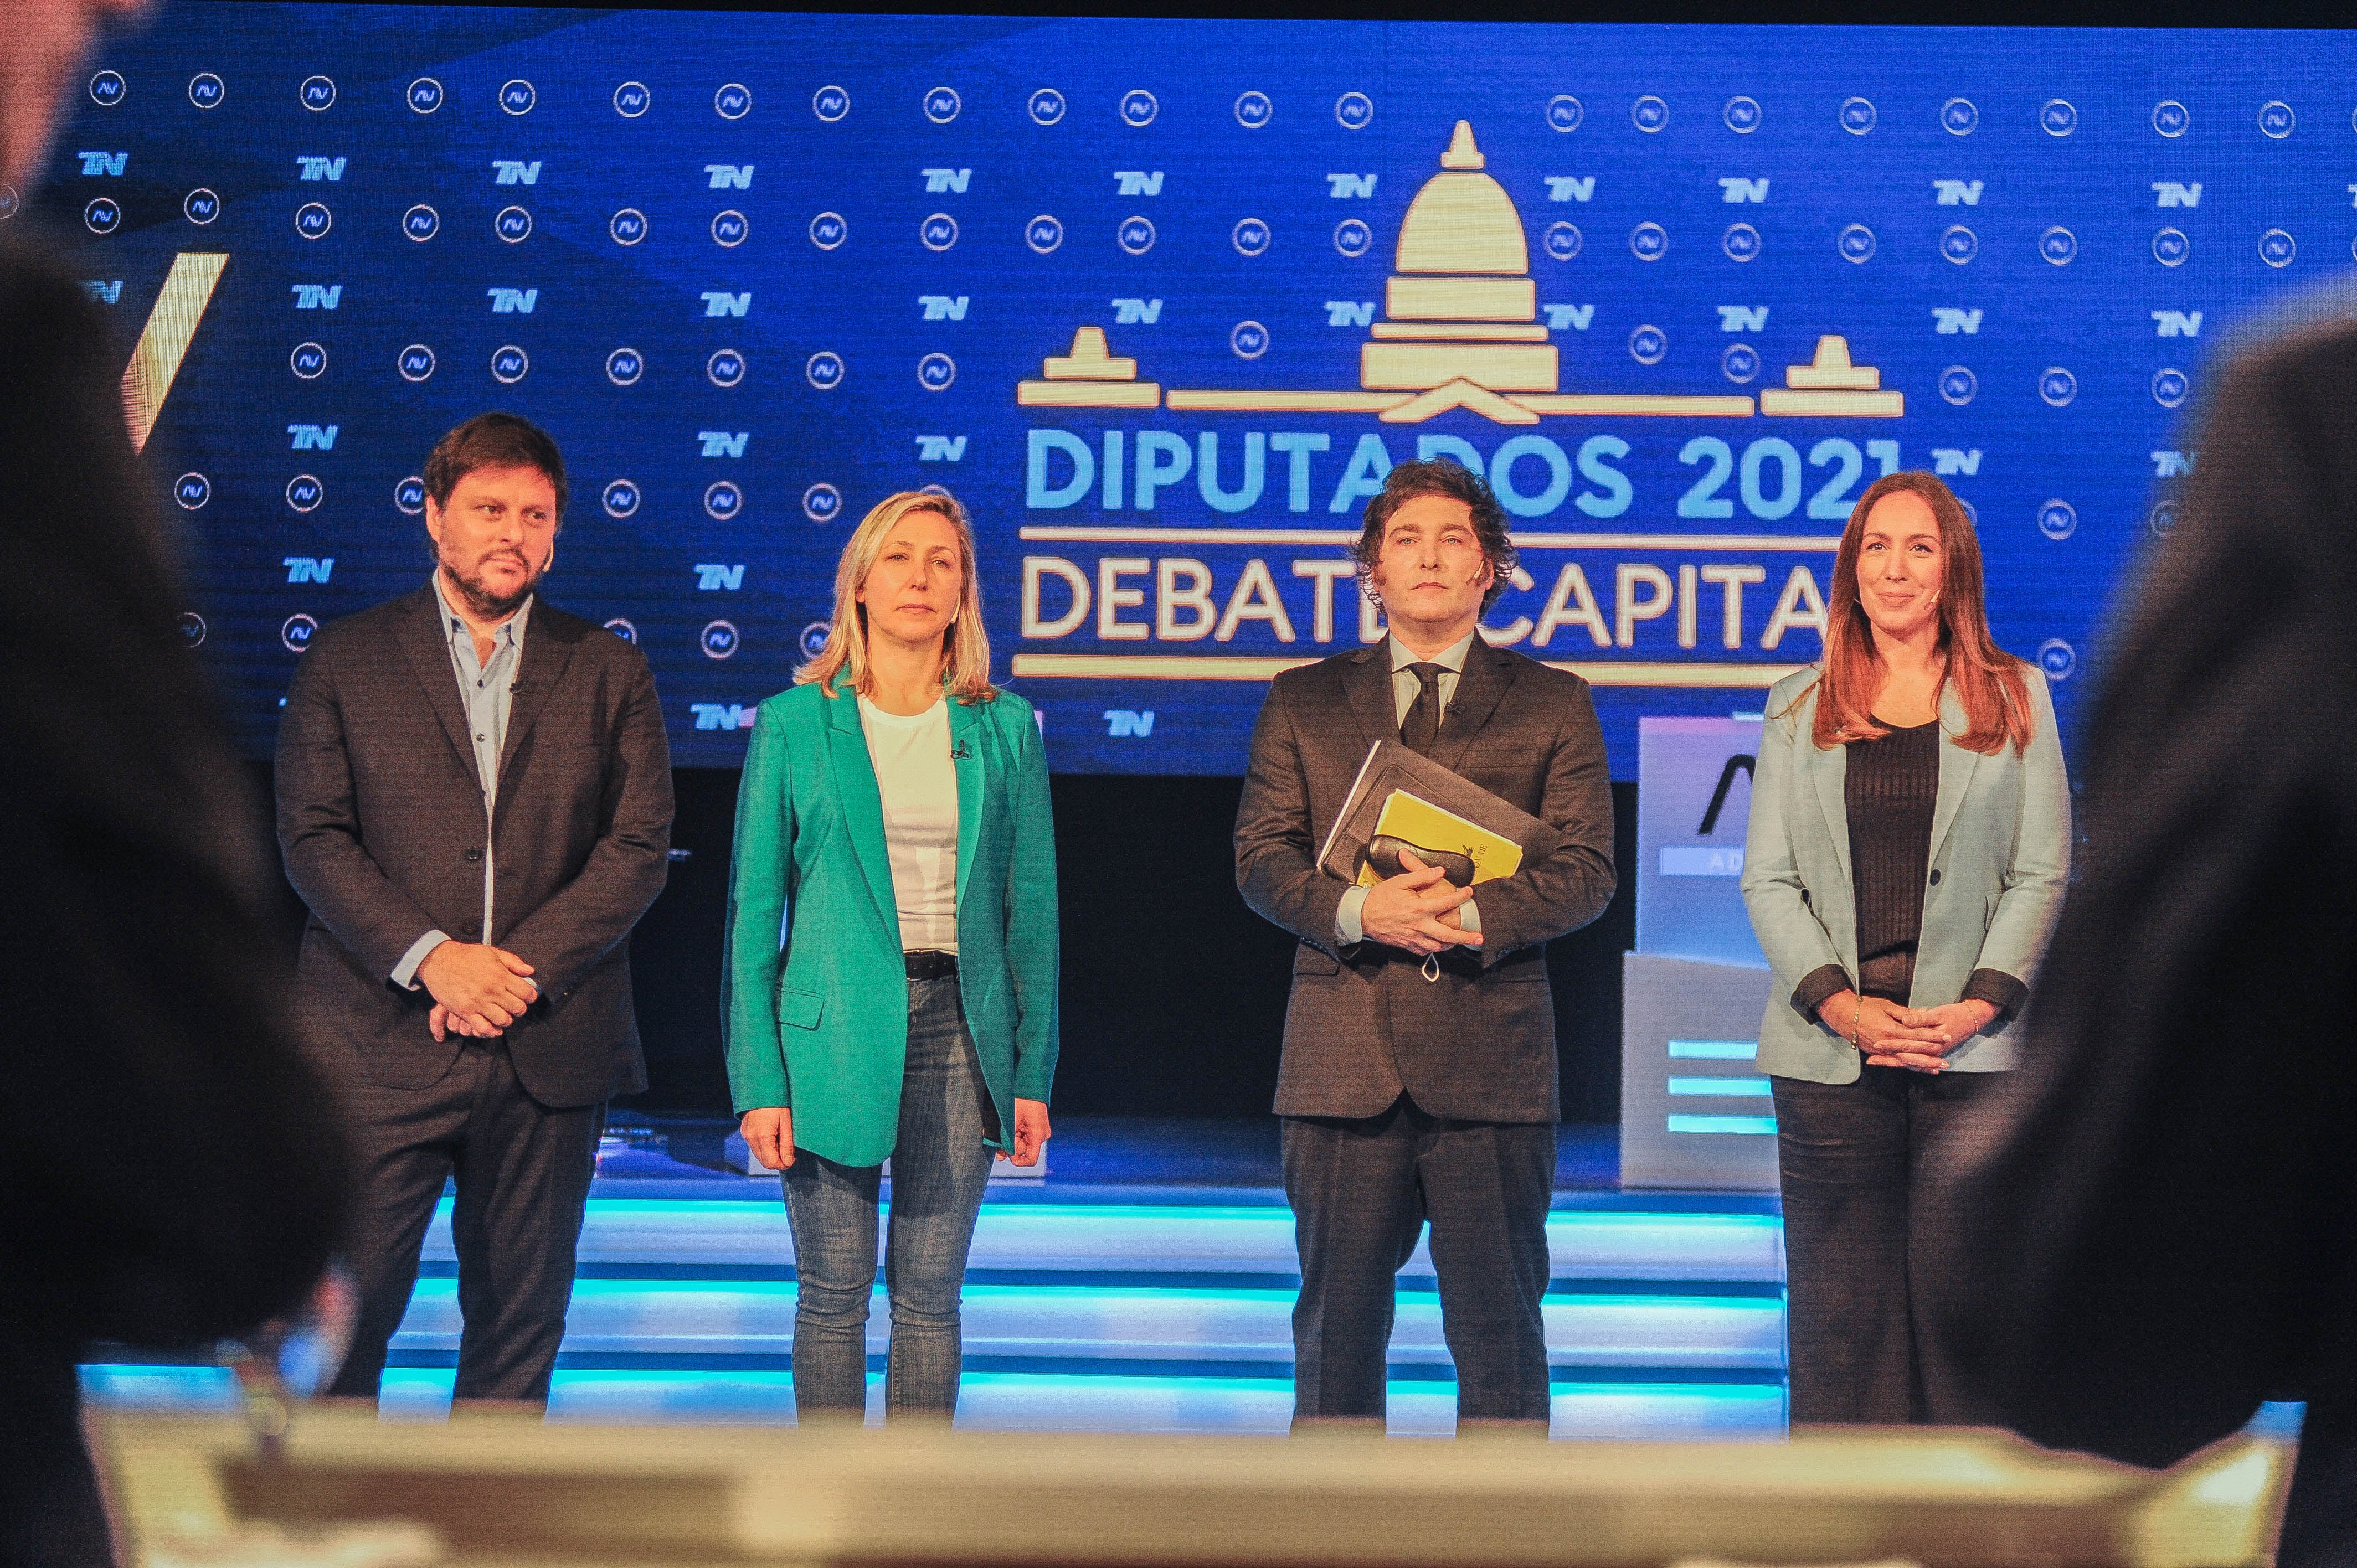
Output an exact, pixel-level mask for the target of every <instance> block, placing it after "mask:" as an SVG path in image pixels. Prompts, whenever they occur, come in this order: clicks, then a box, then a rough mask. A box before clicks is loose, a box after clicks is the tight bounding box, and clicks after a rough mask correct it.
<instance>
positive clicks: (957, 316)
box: [917, 294, 974, 321]
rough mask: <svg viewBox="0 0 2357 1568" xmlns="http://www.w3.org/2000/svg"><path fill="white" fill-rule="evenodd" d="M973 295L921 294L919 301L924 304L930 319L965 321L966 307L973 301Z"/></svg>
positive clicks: (926, 316) (927, 317)
mask: <svg viewBox="0 0 2357 1568" xmlns="http://www.w3.org/2000/svg"><path fill="white" fill-rule="evenodd" d="M973 297H974V296H973V295H963V294H961V295H946V294H920V295H918V296H917V303H918V304H919V305H920V306H923V308H924V312H925V319H926V320H928V321H963V320H964V319H965V307H966V306H968V305H970V304H972V303H973Z"/></svg>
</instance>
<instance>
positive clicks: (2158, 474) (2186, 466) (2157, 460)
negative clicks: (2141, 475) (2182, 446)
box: [2152, 452, 2201, 479]
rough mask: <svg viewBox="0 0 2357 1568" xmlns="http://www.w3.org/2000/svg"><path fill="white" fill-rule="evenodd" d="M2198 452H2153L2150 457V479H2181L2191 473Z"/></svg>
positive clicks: (2198, 454)
mask: <svg viewBox="0 0 2357 1568" xmlns="http://www.w3.org/2000/svg"><path fill="white" fill-rule="evenodd" d="M2199 456H2201V454H2200V453H2199V452H2155V453H2154V454H2153V455H2152V477H2153V478H2156V479H2176V478H2184V477H2185V476H2186V475H2188V474H2190V473H2191V472H2193V463H2194V459H2196V458H2198V457H2199Z"/></svg>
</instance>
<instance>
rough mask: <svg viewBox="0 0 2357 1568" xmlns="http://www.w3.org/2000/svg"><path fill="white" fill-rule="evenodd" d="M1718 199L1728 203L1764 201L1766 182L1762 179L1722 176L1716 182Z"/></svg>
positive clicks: (1766, 190)
mask: <svg viewBox="0 0 2357 1568" xmlns="http://www.w3.org/2000/svg"><path fill="white" fill-rule="evenodd" d="M1718 199H1719V200H1721V201H1724V202H1729V203H1732V202H1738V201H1755V202H1764V201H1766V200H1767V199H1768V182H1767V181H1766V180H1764V179H1736V178H1729V177H1722V178H1721V179H1720V180H1719V182H1718Z"/></svg>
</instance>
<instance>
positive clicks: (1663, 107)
mask: <svg viewBox="0 0 2357 1568" xmlns="http://www.w3.org/2000/svg"><path fill="white" fill-rule="evenodd" d="M1629 123H1630V124H1632V125H1634V126H1636V127H1637V129H1639V130H1640V131H1642V132H1644V133H1645V134H1647V135H1649V136H1651V135H1654V134H1658V133H1660V132H1662V131H1665V130H1667V129H1668V128H1669V124H1670V106H1669V103H1668V102H1667V101H1665V100H1664V99H1663V98H1661V97H1659V96H1657V95H1656V94H1654V93H1651V92H1648V93H1646V94H1645V95H1644V96H1643V97H1642V98H1640V99H1638V100H1637V102H1634V103H1631V104H1630V105H1629Z"/></svg>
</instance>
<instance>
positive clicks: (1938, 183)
mask: <svg viewBox="0 0 2357 1568" xmlns="http://www.w3.org/2000/svg"><path fill="white" fill-rule="evenodd" d="M1932 191H1933V193H1934V194H1935V195H1937V196H1938V197H1939V199H1940V205H1941V206H1943V207H1978V206H1979V205H1980V204H1981V182H1980V181H1979V180H1976V179H1935V180H1933V181H1932Z"/></svg>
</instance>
